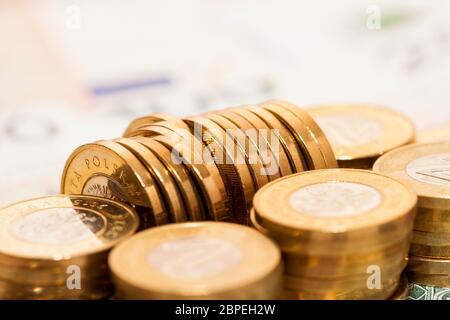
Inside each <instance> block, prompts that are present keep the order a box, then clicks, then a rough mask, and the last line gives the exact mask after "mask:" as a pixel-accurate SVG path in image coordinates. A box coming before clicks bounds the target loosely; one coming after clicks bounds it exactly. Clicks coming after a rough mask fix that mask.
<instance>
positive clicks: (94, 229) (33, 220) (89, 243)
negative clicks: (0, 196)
mask: <svg viewBox="0 0 450 320" xmlns="http://www.w3.org/2000/svg"><path fill="white" fill-rule="evenodd" d="M137 226H138V218H137V216H136V214H135V213H134V211H133V210H132V209H131V208H129V207H127V206H125V205H123V204H120V203H117V202H114V201H110V200H107V199H103V198H97V197H90V196H53V197H44V198H38V199H32V200H28V201H24V202H19V203H16V204H13V205H11V206H9V207H6V208H4V209H2V210H0V230H1V234H0V253H1V254H5V255H9V256H14V257H20V258H35V259H70V258H74V257H78V256H82V255H86V254H91V253H97V252H101V251H104V250H107V249H110V248H111V247H112V246H113V245H114V244H116V243H117V242H118V241H120V240H122V239H124V238H126V237H127V236H129V235H131V234H133V233H134V232H135V231H136V229H137Z"/></svg>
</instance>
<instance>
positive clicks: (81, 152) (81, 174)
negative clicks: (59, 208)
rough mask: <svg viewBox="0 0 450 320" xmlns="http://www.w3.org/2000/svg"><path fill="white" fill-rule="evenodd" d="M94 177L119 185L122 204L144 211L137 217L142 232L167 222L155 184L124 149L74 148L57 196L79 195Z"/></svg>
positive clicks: (105, 144)
mask: <svg viewBox="0 0 450 320" xmlns="http://www.w3.org/2000/svg"><path fill="white" fill-rule="evenodd" d="M94 176H103V177H106V178H107V179H108V180H112V181H115V182H116V183H118V184H119V185H120V187H121V188H122V189H123V191H124V192H125V193H126V196H127V197H128V198H127V199H123V200H126V202H129V203H131V204H132V205H137V206H140V207H144V208H148V210H147V211H144V212H145V213H148V214H147V215H146V214H141V215H140V218H141V226H142V227H143V228H146V227H149V226H152V225H155V224H156V225H161V224H166V223H168V222H169V219H168V216H167V213H166V209H165V207H164V204H163V203H162V201H161V199H160V195H159V192H158V190H157V188H156V183H155V181H154V179H153V178H152V176H151V175H150V173H148V172H147V170H146V168H145V167H144V165H143V164H142V163H141V162H140V161H139V160H138V159H137V158H136V157H135V156H134V155H133V154H132V153H131V152H130V151H128V149H126V148H125V147H123V146H121V145H120V144H117V143H115V142H111V141H98V142H96V143H91V144H85V145H83V146H81V147H78V148H77V149H76V150H75V151H74V152H73V153H72V154H71V155H70V157H69V159H68V160H67V162H66V165H65V167H64V172H63V176H62V179H61V193H64V194H82V193H84V188H85V185H86V183H87V182H88V181H89V179H91V178H92V177H94Z"/></svg>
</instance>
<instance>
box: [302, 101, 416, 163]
mask: <svg viewBox="0 0 450 320" xmlns="http://www.w3.org/2000/svg"><path fill="white" fill-rule="evenodd" d="M307 111H308V113H309V114H310V115H311V116H312V117H313V118H314V120H315V121H316V122H317V123H318V124H319V125H320V127H321V128H322V130H323V131H324V132H325V135H326V136H327V138H328V140H329V141H330V143H331V145H332V148H333V151H334V154H335V155H336V158H337V160H338V163H339V166H340V167H353V168H356V166H359V167H360V166H363V167H364V168H367V169H369V168H371V167H372V165H373V163H374V162H375V160H376V159H377V158H378V157H379V156H380V155H382V154H384V153H386V152H387V151H389V150H393V149H395V148H398V147H400V146H403V145H405V144H408V143H411V142H413V141H414V139H415V128H414V125H413V123H412V122H411V120H410V119H409V118H407V117H406V116H404V115H402V114H400V113H398V112H395V111H393V110H390V109H387V108H382V107H376V106H367V105H351V104H345V105H324V106H318V107H313V108H309V109H307Z"/></svg>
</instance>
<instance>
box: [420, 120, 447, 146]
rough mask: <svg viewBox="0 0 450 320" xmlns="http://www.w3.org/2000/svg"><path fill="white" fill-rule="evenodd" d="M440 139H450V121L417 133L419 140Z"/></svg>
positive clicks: (425, 141)
mask: <svg viewBox="0 0 450 320" xmlns="http://www.w3.org/2000/svg"><path fill="white" fill-rule="evenodd" d="M440 141H450V123H446V124H444V125H441V126H438V127H435V128H431V129H428V130H423V131H419V132H418V134H417V142H419V143H431V142H440Z"/></svg>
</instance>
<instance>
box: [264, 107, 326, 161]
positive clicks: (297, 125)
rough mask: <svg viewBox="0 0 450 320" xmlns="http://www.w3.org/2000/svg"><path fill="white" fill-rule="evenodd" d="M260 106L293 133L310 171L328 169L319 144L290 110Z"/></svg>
mask: <svg viewBox="0 0 450 320" xmlns="http://www.w3.org/2000/svg"><path fill="white" fill-rule="evenodd" d="M259 106H260V107H262V108H264V109H266V110H267V111H269V112H271V113H272V114H273V115H274V116H276V117H277V118H278V120H280V121H281V122H282V123H283V124H284V125H285V126H286V127H287V128H288V129H289V131H291V133H292V135H293V136H294V137H295V139H296V140H297V143H298V145H299V146H300V148H301V150H302V153H303V156H304V158H305V160H306V163H307V166H308V169H309V170H314V169H324V168H327V165H326V163H325V158H324V157H323V154H322V151H321V149H320V146H319V142H318V140H317V139H316V137H315V136H314V135H313V134H312V132H311V131H310V130H309V128H308V127H307V126H306V125H305V123H303V122H302V121H301V120H300V119H298V118H297V116H296V115H295V114H293V113H292V112H291V111H290V110H287V109H285V108H283V107H281V106H279V105H276V104H272V103H268V102H264V103H261V104H259Z"/></svg>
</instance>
